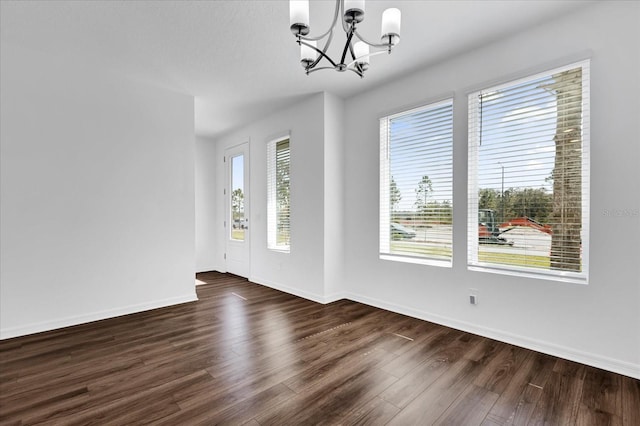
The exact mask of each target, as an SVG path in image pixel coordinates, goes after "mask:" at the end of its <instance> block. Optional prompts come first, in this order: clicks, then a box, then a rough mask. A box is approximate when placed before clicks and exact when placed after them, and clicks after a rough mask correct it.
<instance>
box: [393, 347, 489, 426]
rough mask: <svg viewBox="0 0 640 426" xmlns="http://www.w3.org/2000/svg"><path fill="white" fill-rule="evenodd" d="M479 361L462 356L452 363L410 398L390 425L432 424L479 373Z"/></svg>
mask: <svg viewBox="0 0 640 426" xmlns="http://www.w3.org/2000/svg"><path fill="white" fill-rule="evenodd" d="M479 372H480V371H479V364H478V363H477V362H475V361H471V360H468V359H465V358H461V359H459V360H458V361H456V362H455V363H453V364H452V365H451V366H450V367H449V368H448V369H447V370H445V372H444V373H443V374H442V375H441V376H440V377H438V379H436V380H435V381H434V382H433V383H432V384H431V385H430V386H429V387H427V388H426V389H425V390H424V391H423V392H422V393H420V394H419V395H418V396H417V397H416V398H415V399H413V401H411V402H410V403H409V404H408V405H407V406H406V407H405V408H404V409H403V410H402V411H401V412H400V413H399V414H398V415H397V416H395V417H394V418H393V419H391V421H390V422H389V424H390V425H399V426H405V425H431V424H434V423H435V422H436V420H437V419H438V418H439V417H440V416H441V415H442V414H443V413H444V412H445V410H446V409H447V408H449V406H450V405H451V404H452V402H453V401H455V400H456V399H457V398H458V396H459V395H460V394H461V393H462V392H463V391H464V390H465V388H467V386H469V385H470V384H471V383H472V381H473V379H474V378H475V377H476V376H477V375H478V373H479Z"/></svg>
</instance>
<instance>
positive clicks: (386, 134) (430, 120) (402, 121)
mask: <svg viewBox="0 0 640 426" xmlns="http://www.w3.org/2000/svg"><path fill="white" fill-rule="evenodd" d="M452 156H453V100H452V99H449V100H446V101H442V102H438V103H434V104H430V105H426V106H423V107H420V108H415V109H412V110H408V111H404V112H401V113H398V114H394V115H390V116H386V117H383V118H381V119H380V257H381V258H383V259H389V260H399V261H407V262H416V263H430V264H437V265H442V266H446V265H449V266H450V265H451V259H452V252H451V246H452V218H453V205H452V199H453V197H452V184H453V180H452V175H453V173H452Z"/></svg>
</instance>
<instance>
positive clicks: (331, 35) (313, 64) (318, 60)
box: [309, 28, 336, 68]
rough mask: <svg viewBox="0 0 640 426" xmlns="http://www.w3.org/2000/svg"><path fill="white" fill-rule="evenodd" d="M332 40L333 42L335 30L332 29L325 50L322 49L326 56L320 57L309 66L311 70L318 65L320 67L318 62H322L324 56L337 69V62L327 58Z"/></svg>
mask: <svg viewBox="0 0 640 426" xmlns="http://www.w3.org/2000/svg"><path fill="white" fill-rule="evenodd" d="M331 40H333V28H332V29H331V31H330V32H329V38H328V39H327V42H326V43H325V45H324V48H323V49H322V52H323V53H324V55H318V57H317V58H316V60H315V61H313V63H312V64H311V65H309V68H313V67H315V66H316V65H318V62H320V60H321V59H322V57H323V56H324V57H325V58H327V59H328V60H329V62H331V63H332V64H333V66H334V67H335V66H336V64H335V62H333V61H332V60H331V59H329V57H328V56H327V49H328V48H329V45H330V44H331Z"/></svg>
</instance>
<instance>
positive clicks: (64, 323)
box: [0, 292, 198, 340]
mask: <svg viewBox="0 0 640 426" xmlns="http://www.w3.org/2000/svg"><path fill="white" fill-rule="evenodd" d="M196 300H198V296H197V295H196V293H195V292H194V293H190V294H185V295H184V296H178V297H171V298H167V299H162V300H155V301H153V302H148V303H140V304H137V305H129V306H125V307H122V308H117V309H109V310H105V311H99V312H92V313H90V314H86V315H76V316H71V317H66V318H61V319H57V320H53V321H45V322H40V323H35V324H29V325H25V326H21V327H12V328H6V329H2V328H0V340H4V339H11V338H13V337H20V336H26V335H28V334H35V333H41V332H44V331H51V330H56V329H58V328H64V327H70V326H73V325H79V324H85V323H88V322H93V321H100V320H103V319H108V318H114V317H119V316H122V315H129V314H135V313H138V312H143V311H149V310H152V309H158V308H165V307H167V306H173V305H179V304H181V303H187V302H195V301H196Z"/></svg>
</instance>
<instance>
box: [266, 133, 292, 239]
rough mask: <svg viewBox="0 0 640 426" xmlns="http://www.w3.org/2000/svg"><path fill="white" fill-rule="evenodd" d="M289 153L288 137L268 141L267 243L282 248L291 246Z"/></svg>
mask: <svg viewBox="0 0 640 426" xmlns="http://www.w3.org/2000/svg"><path fill="white" fill-rule="evenodd" d="M290 154H291V151H290V141H289V138H288V137H287V138H285V139H276V140H273V141H271V142H269V144H268V145H267V159H268V164H267V186H268V188H267V196H268V201H267V244H268V248H270V249H274V250H281V251H289V249H290V236H291V221H290V165H291V155H290Z"/></svg>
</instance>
